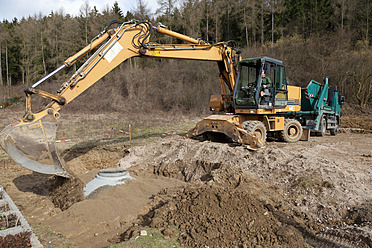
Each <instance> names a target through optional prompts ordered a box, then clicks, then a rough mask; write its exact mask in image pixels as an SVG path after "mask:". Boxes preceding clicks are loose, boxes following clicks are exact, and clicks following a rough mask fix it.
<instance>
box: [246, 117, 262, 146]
mask: <svg viewBox="0 0 372 248" xmlns="http://www.w3.org/2000/svg"><path fill="white" fill-rule="evenodd" d="M242 128H243V129H245V130H246V131H247V132H248V133H251V134H254V135H255V136H256V137H257V139H258V140H260V141H261V142H262V144H265V142H266V127H265V124H263V123H262V122H261V121H245V122H243V123H242Z"/></svg>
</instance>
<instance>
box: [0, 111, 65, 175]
mask: <svg viewBox="0 0 372 248" xmlns="http://www.w3.org/2000/svg"><path fill="white" fill-rule="evenodd" d="M56 130H57V125H56V120H55V119H54V118H53V117H51V116H45V117H43V118H41V119H38V120H35V121H33V122H21V123H18V124H11V125H8V126H7V127H6V128H5V129H4V130H3V131H2V132H1V133H0V137H1V139H0V145H1V147H2V148H3V149H4V150H5V152H7V153H8V154H9V156H10V157H12V159H13V160H14V161H15V162H17V163H18V164H20V165H21V166H23V167H25V168H26V169H29V170H32V171H35V172H39V173H43V174H54V175H58V176H62V177H69V176H70V175H69V173H68V172H67V171H66V170H65V168H64V166H63V163H62V161H61V159H60V158H59V156H58V153H57V151H56V147H55V138H56Z"/></svg>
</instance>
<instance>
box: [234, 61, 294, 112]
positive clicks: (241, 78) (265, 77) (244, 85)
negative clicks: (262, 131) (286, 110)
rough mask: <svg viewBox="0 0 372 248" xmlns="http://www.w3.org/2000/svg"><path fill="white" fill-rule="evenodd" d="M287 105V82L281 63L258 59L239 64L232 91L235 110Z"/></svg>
mask: <svg viewBox="0 0 372 248" xmlns="http://www.w3.org/2000/svg"><path fill="white" fill-rule="evenodd" d="M287 103H288V91H287V80H286V75H285V66H284V65H283V62H282V61H280V60H277V59H273V58H269V57H259V58H253V59H246V60H242V61H240V62H239V73H238V77H237V83H236V84H235V89H234V105H235V108H236V109H239V108H248V109H249V108H252V109H273V108H283V107H285V106H287Z"/></svg>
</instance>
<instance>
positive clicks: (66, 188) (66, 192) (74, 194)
mask: <svg viewBox="0 0 372 248" xmlns="http://www.w3.org/2000/svg"><path fill="white" fill-rule="evenodd" d="M83 188H84V184H83V182H82V181H81V180H80V179H79V178H64V177H58V176H57V177H56V178H55V185H54V189H52V190H51V192H50V194H49V197H50V199H51V201H52V202H53V204H54V206H55V207H58V208H60V209H61V210H62V211H64V210H66V209H68V208H69V207H71V206H72V205H73V204H75V203H77V202H80V201H82V200H84V194H83Z"/></svg>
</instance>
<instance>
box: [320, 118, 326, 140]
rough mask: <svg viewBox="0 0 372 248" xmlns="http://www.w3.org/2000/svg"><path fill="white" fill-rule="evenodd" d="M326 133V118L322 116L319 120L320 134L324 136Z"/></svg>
mask: <svg viewBox="0 0 372 248" xmlns="http://www.w3.org/2000/svg"><path fill="white" fill-rule="evenodd" d="M326 134H327V121H326V118H325V117H324V116H323V117H322V120H321V121H320V132H319V135H320V136H326Z"/></svg>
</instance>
